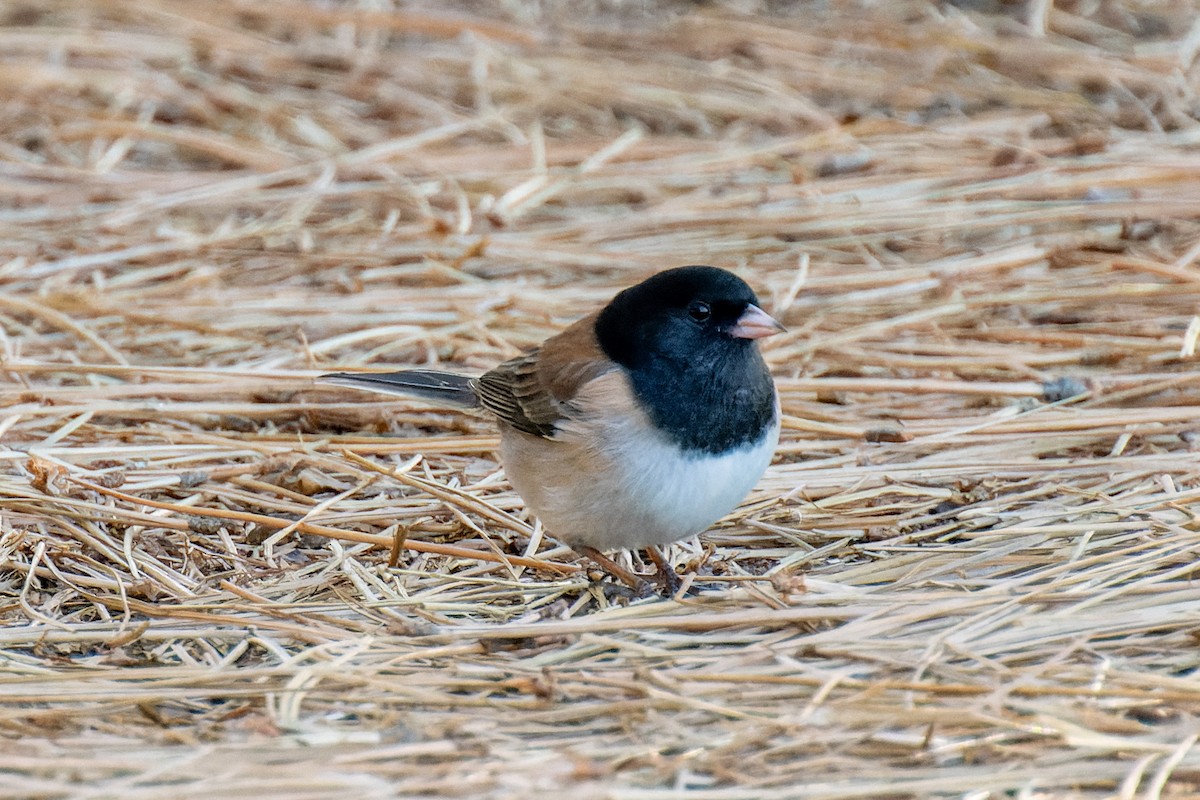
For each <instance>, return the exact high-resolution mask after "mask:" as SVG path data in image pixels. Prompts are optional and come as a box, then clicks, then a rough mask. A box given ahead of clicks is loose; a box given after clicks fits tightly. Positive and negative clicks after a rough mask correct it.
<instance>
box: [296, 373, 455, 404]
mask: <svg viewBox="0 0 1200 800" xmlns="http://www.w3.org/2000/svg"><path fill="white" fill-rule="evenodd" d="M317 381H318V382H319V383H336V384H337V385H338V386H350V387H353V388H355V389H367V390H368V391H372V392H383V393H384V394H398V395H404V396H407V397H420V398H422V399H424V400H433V401H436V402H439V403H448V404H450V405H454V406H462V407H464V408H474V407H476V406H478V405H479V398H478V397H477V396H476V395H475V390H474V389H473V388H471V384H472V379H471V378H468V377H466V376H464V375H455V374H454V373H452V372H435V371H433V370H424V369H406V370H403V371H401V372H331V373H329V374H328V375H322V376H321V377H319V378H317Z"/></svg>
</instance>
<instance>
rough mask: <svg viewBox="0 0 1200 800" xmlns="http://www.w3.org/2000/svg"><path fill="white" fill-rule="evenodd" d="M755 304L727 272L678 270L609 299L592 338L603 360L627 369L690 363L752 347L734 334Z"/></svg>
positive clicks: (744, 287)
mask: <svg viewBox="0 0 1200 800" xmlns="http://www.w3.org/2000/svg"><path fill="white" fill-rule="evenodd" d="M757 305H758V298H757V297H755V295H754V290H753V289H751V288H750V287H749V286H747V285H746V282H745V281H743V280H742V279H741V278H739V277H738V276H736V275H734V274H733V273H732V272H728V271H726V270H723V269H718V268H717V267H678V268H676V269H669V270H666V271H665V272H660V273H658V274H657V275H654V276H652V277H650V278H647V279H646V280H644V281H642V282H641V283H639V284H637V285H636V286H631V287H629V288H628V289H626V290H625V291H623V292H621V293H620V294H618V295H617V296H616V297H614V298H613V300H612V302H611V303H609V304H608V306H607V307H605V309H604V310H603V311H601V312H600V317H599V318H598V319H597V320H596V337H597V339H598V340H599V342H600V347H601V348H602V349H603V350H604V352H605V355H607V356H608V357H609V358H611V359H612V360H613V361H616V362H617V363H618V364H620V365H622V366H624V367H626V368H628V369H638V368H639V367H642V366H644V365H646V364H647V363H649V362H652V361H664V360H665V361H668V362H692V361H693V360H694V359H696V358H698V357H700V356H702V355H704V354H706V353H711V352H714V351H719V350H722V349H724V348H729V347H735V348H742V347H751V346H752V344H751V341H750V339H748V338H745V337H741V336H738V335H736V331H735V329H736V327H737V323H738V320H739V319H741V317H742V315H743V314H745V313H746V310H747V309H748V308H749V307H750V306H757Z"/></svg>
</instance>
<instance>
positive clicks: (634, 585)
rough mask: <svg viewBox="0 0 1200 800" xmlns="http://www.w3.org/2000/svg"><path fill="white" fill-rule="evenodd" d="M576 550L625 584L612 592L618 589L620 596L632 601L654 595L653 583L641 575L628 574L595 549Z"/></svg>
mask: <svg viewBox="0 0 1200 800" xmlns="http://www.w3.org/2000/svg"><path fill="white" fill-rule="evenodd" d="M576 549H577V550H578V551H579V552H580V553H582V554H583V555H585V556H587V557H588V558H590V559H591V560H592V561H595V562H596V563H597V564H598V565H599V566H600V568H601V569H603V570H604V571H605V572H607V573H608V574H609V575H612V576H613V577H614V578H616V579H617V580H619V581H620V582H621V583H623V584H625V586H623V587H615V586H614V587H613V589H614V590H617V589H618V588H619V589H620V590H621V594H622V595H625V596H627V597H629V598H630V599H633V600H641V599H642V598H645V597H650V596H651V595H653V594H654V593H655V592H654V584H653V583H651V582H650V581H648V580H646V579H645V578H643V577H642V576H641V575H638V574H637V573H636V572H630V571H629V570H627V569H625V568H624V567H622V566H621V565H620V564H618V563H617V562H615V561H613V560H612V559H611V558H609V557H608V556H606V555H604V554H603V553H601V552H600V551H599V550H597V549H596V548H594V547H586V546H584V547H578V548H576Z"/></svg>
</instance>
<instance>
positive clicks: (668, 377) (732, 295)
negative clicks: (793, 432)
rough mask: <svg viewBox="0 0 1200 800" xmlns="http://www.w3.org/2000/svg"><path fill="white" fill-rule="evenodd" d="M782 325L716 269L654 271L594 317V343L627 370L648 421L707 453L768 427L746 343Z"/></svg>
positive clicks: (765, 385) (753, 353)
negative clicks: (655, 272) (647, 415)
mask: <svg viewBox="0 0 1200 800" xmlns="http://www.w3.org/2000/svg"><path fill="white" fill-rule="evenodd" d="M780 330H782V328H781V327H780V326H779V323H777V322H775V320H773V319H771V318H770V317H769V316H767V314H766V313H765V312H763V311H762V310H760V309H759V308H758V298H756V297H755V296H754V291H753V290H751V288H750V287H749V286H747V285H746V282H745V281H743V280H742V279H741V278H739V277H737V276H736V275H734V274H733V273H731V272H726V271H725V270H723V269H717V268H716V267H679V268H678V269H671V270H667V271H666V272H660V273H658V274H657V275H655V276H653V277H651V278H649V279H647V280H645V281H643V282H641V283H639V284H638V285H637V286H632V287H630V288H628V289H626V290H625V291H623V292H621V293H620V294H618V295H617V296H616V297H614V298H613V300H612V302H611V303H609V304H608V305H607V306H606V307H605V308H604V310H603V311H601V312H600V316H599V317H598V318H597V319H596V338H597V340H598V341H599V344H600V347H601V349H602V350H603V351H604V353H605V355H607V356H608V357H609V358H611V359H612V360H613V361H615V362H617V363H618V364H620V365H621V366H623V367H624V368H625V369H626V370H628V372H629V376H630V381H631V383H632V385H633V390H634V393H635V394H636V395H637V397H638V398H639V400H640V401H641V402H642V405H643V407H644V408H645V410H646V411H647V413H648V414H649V415H650V418H651V420H652V422H653V423H654V425H655V426H656V427H657V428H658V429H659V430H660V431H661V432H663V433H664V434H665V435H666V436H668V437H669V438H670V439H671V440H672V441H674V442H675V443H676V444H677V445H679V446H680V447H682V448H683V449H685V450H691V451H704V452H711V453H719V452H724V451H726V450H728V449H731V448H736V447H740V446H742V445H745V444H749V443H751V442H755V441H758V440H760V439H761V437H762V435H763V433H764V432H765V431H766V430H767V429H768V428H769V426H770V425H771V424H772V421H773V420H774V418H775V388H774V384H773V383H772V381H771V374H770V372H769V371H768V370H767V366H766V364H765V363H763V360H762V356H761V355H760V354H759V352H758V348H757V347H755V346H754V341H753V340H754V339H757V338H761V337H763V336H768V335H770V334H772V333H776V332H778V331H780Z"/></svg>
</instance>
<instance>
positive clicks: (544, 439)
mask: <svg viewBox="0 0 1200 800" xmlns="http://www.w3.org/2000/svg"><path fill="white" fill-rule="evenodd" d="M784 330H785V329H784V327H783V326H782V325H781V324H780V323H779V322H778V321H776V320H775V319H774V318H773V317H771V316H770V315H769V314H767V312H765V311H763V310H762V308H761V307H760V305H759V301H758V298H757V296H756V295H755V293H754V291H753V290H752V289H751V288H750V286H749V285H748V284H747V283H746V282H745V281H743V280H742V279H741V278H739V277H738V276H736V275H734V274H733V273H732V272H729V271H728V270H725V269H721V268H718V267H711V266H685V267H676V268H674V269H668V270H664V271H661V272H658V273H656V274H654V275H652V276H650V277H649V278H647V279H645V280H643V281H642V282H641V283H638V284H636V285H634V286H631V287H629V288H626V289H624V290H623V291H621V292H619V293H618V294H617V295H616V296H614V297H613V298H612V300H611V301H610V302H609V303H608V304H607V305H605V306H604V307H603V308H602V309H600V310H599V311H596V312H593V313H592V314H589V315H587V316H585V317H583V318H582V319H580V320H578V321H577V322H575V323H573V324H572V325H570V326H569V327H567V328H565V329H564V330H563V331H562V332H560V333H558V334H556V335H554V336H551V337H550V338H549V339H547V340H546V341H545V342H543V343H542V344H541V345H540V346H539V347H537V348H535V349H533V350H531V351H529V352H527V353H525V354H523V355H521V356H518V357H516V358H513V359H512V360H509V361H505V362H504V363H502V364H500V365H499V366H497V367H495V368H494V369H492V370H490V371H488V372H485V373H484V374H483V375H480V376H478V377H469V376H465V375H461V374H457V373H453V372H443V371H437V370H428V369H406V370H402V371H400V372H387V373H359V372H354V373H349V372H334V373H329V374H326V375H322V376H321V377H320V378H319V380H320V381H322V382H324V383H332V384H337V385H341V386H349V387H353V388H355V389H366V390H371V391H377V392H383V393H386V394H396V395H406V396H411V397H416V398H421V399H424V400H427V401H432V402H434V403H437V404H443V405H447V406H454V407H459V408H466V409H476V410H480V411H483V412H485V413H487V414H490V415H491V416H492V417H494V418H495V419H496V421H497V423H498V425H499V429H500V448H499V456H500V462H501V464H502V465H503V467H504V471H505V474H506V475H507V477H508V480H509V482H510V483H511V485H512V487H513V488H514V489H515V490H516V492H517V494H519V495H520V496H521V498H522V499H523V500H524V502H525V505H526V507H527V508H528V509H529V510H530V511H532V513H533V514H534V515H536V516H537V517H538V518H539V519H540V520H541V522H542V525H543V527H544V529H545V530H546V531H548V532H549V533H550V534H551V535H552V536H553V537H554V538H556V539H558V540H559V541H561V542H563V543H564V544H566V545H568V546H570V547H571V548H572V549H573V550H575V551H576V552H578V553H580V554H581V555H584V556H586V557H588V558H590V559H591V560H593V561H594V562H596V563H597V564H598V565H600V566H601V567H602V568H603V569H604V570H606V571H607V572H608V573H610V574H611V575H612V576H613V577H615V578H617V579H619V580H620V581H622V582H623V583H625V584H627V585H628V586H629V587H631V588H632V589H633V590H635V591H637V592H638V593H639V594H649V593H650V592H652V591H653V588H654V587H653V585H652V584H651V583H650V582H649V581H648V580H646V578H645V577H643V576H642V575H641V574H638V573H634V572H631V571H630V570H627V569H625V568H624V567H622V566H621V565H619V564H618V563H617V562H616V561H614V560H613V559H612V558H610V557H609V556H607V555H605V552H606V551H613V550H619V549H643V548H644V549H645V550H646V552H647V553H648V555H649V556H650V558H651V560H652V561H653V562H654V564H655V566H656V567H657V572H656V574H655V575H654V578H655V580H656V582H657V583H658V584H659V586H660V587H661V588H662V590H663V591H664V593H665V594H667V595H668V596H674V595H675V594H677V593H678V591H679V589H680V587H681V580H680V578H679V575H678V573H676V571H675V569H674V568H673V567H672V566H671V565H670V563H669V562H668V561H667V560H666V558H665V557H664V556H663V555H662V553H661V552H660V551H659V549H658V548H659V546H661V545H666V544H669V543H671V542H675V541H678V540H680V539H684V538H687V537H689V536H693V535H695V534H698V533H701V532H703V531H704V530H706V529H707V528H709V527H710V526H711V525H712V524H713V523H715V522H716V521H717V520H718V519H720V518H721V517H723V516H725V515H726V514H727V513H729V512H730V511H732V510H733V509H734V508H735V507H736V506H737V505H738V504H739V503H740V502H741V501H742V500H743V499H744V498H745V497H746V495H747V494H748V493H749V492H750V490H751V489H752V488H754V485H755V484H756V483H758V480H759V479H760V478H761V477H762V475H763V473H764V472H765V471H766V468H767V466H768V465H769V463H770V461H771V458H772V457H773V455H774V452H775V448H776V445H777V443H778V441H779V428H780V408H779V397H778V394H777V392H776V390H775V383H774V381H773V379H772V377H771V373H770V370H769V369H768V367H767V365H766V362H765V361H764V360H763V357H762V354H761V352H760V350H759V347H758V340H760V339H763V338H765V337H768V336H772V335H774V334H777V333H780V332H782V331H784Z"/></svg>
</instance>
